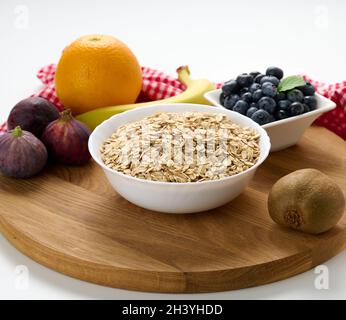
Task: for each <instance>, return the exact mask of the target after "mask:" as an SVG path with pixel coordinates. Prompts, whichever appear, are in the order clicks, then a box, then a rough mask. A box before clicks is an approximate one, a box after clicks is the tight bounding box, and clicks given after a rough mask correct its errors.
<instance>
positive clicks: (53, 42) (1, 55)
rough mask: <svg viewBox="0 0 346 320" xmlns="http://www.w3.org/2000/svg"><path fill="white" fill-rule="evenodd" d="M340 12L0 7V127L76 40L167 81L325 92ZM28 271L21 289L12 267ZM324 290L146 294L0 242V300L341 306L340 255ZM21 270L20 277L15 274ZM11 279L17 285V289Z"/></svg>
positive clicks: (342, 52)
mask: <svg viewBox="0 0 346 320" xmlns="http://www.w3.org/2000/svg"><path fill="white" fill-rule="evenodd" d="M345 12H346V2H345V1H339V0H332V1H328V2H327V1H326V0H320V1H313V0H306V1H298V0H294V1H292V0H291V1H285V2H283V1H275V0H272V1H269V0H267V1H256V2H255V1H247V0H242V1H229V0H228V1H227V0H224V1H222V0H214V1H205V3H204V1H200V0H193V1H191V0H189V1H187V0H175V1H162V0H161V1H160V0H157V1H153V0H146V1H140V0H137V1H135V0H127V1H120V0H119V1H105V0H98V1H81V0H80V1H73V3H72V1H68V0H59V1H43V0H42V1H39V0H37V1H35V0H31V1H29V0H21V1H10V0H1V1H0V36H1V45H0V48H1V50H0V88H1V90H0V119H5V118H6V116H7V114H8V112H9V111H10V109H11V108H12V107H13V105H14V104H15V103H16V102H17V101H19V100H20V99H22V98H25V97H26V96H27V95H28V94H30V93H31V92H32V91H33V90H34V89H35V88H37V86H38V85H39V82H38V80H36V78H35V74H36V71H37V70H38V69H39V68H40V67H41V66H43V65H45V64H48V63H51V62H57V61H58V59H59V56H60V53H61V51H62V49H63V47H64V46H65V45H67V44H68V43H69V42H71V41H72V40H74V39H75V38H76V37H78V36H80V35H83V34H91V33H105V34H112V35H115V36H117V37H118V38H120V39H122V40H123V41H124V42H126V43H127V44H128V45H129V46H130V47H131V48H132V50H133V51H134V52H135V54H136V56H137V57H138V59H139V61H140V63H141V64H142V65H146V66H151V67H154V68H158V69H160V70H163V71H165V72H167V73H170V74H172V75H174V74H175V69H176V68H177V67H178V66H180V65H185V64H187V65H189V66H190V69H191V72H192V75H193V76H194V77H208V78H209V79H211V80H213V81H221V80H227V79H229V78H231V77H233V76H235V75H237V74H239V73H241V72H248V71H252V70H257V69H258V70H260V71H263V70H264V69H265V68H266V67H267V66H269V65H277V66H280V67H282V68H283V69H284V70H286V71H287V73H290V74H294V73H306V74H308V75H310V76H311V77H314V78H315V79H319V80H321V81H326V82H337V81H341V80H346V63H345V59H346V42H345V36H346V20H345ZM21 265H24V266H26V268H27V270H28V273H25V274H24V276H25V275H26V274H28V275H29V277H28V282H25V283H26V284H27V285H20V284H19V285H18V281H20V279H19V277H21V276H23V274H22V275H21V276H20V275H19V274H18V270H20V269H18V266H21ZM325 265H326V266H327V267H328V270H329V289H327V290H325V289H324V290H318V289H316V288H315V286H314V281H315V278H316V276H317V275H316V274H314V271H313V270H311V271H308V272H305V273H304V274H301V275H298V276H295V277H293V278H290V279H288V280H284V281H280V282H277V283H274V284H270V285H266V286H261V287H256V288H251V289H243V290H237V291H230V292H222V293H210V294H186V295H172V294H151V293H139V292H131V291H126V290H119V289H111V288H106V287H101V286H97V285H93V284H89V283H86V282H82V281H79V280H75V279H72V278H69V277H66V276H63V275H61V274H59V273H57V272H54V271H51V270H49V269H47V268H45V267H43V266H41V265H39V264H37V263H35V262H33V261H32V260H30V259H29V258H27V257H26V256H24V255H22V254H21V253H19V252H18V251H17V250H16V249H14V248H13V247H12V246H11V245H10V244H9V243H8V242H7V241H6V240H5V239H4V238H3V237H2V236H0V299H89V298H95V299H188V298H194V299H195V298H196V299H258V298H260V299H304V298H312V299H343V298H346V268H345V266H346V251H345V252H343V253H341V254H339V255H338V256H336V257H335V258H333V259H331V260H330V261H328V262H327V263H326V264H325ZM19 268H20V267H19ZM18 279H19V280H18Z"/></svg>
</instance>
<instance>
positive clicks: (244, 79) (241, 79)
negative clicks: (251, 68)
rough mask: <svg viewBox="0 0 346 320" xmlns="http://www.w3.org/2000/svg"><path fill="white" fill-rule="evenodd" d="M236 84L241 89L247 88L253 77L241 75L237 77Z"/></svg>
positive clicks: (245, 74)
mask: <svg viewBox="0 0 346 320" xmlns="http://www.w3.org/2000/svg"><path fill="white" fill-rule="evenodd" d="M237 83H238V85H239V86H241V87H249V86H250V85H251V84H252V83H253V76H252V75H250V74H247V73H243V74H241V75H239V76H238V77H237Z"/></svg>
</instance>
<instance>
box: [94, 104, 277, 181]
mask: <svg viewBox="0 0 346 320" xmlns="http://www.w3.org/2000/svg"><path fill="white" fill-rule="evenodd" d="M164 106H172V107H174V106H177V107H179V106H194V107H203V108H204V107H208V108H211V110H210V111H211V112H212V108H213V107H212V106H210V105H204V104H193V103H167V104H155V105H151V106H147V107H140V108H136V109H132V110H128V111H125V112H122V113H119V114H116V115H113V116H112V117H110V118H108V119H107V120H105V121H103V122H102V123H100V124H99V125H98V126H97V127H96V128H95V129H94V130H93V132H92V133H91V135H90V137H89V141H88V149H89V152H90V154H91V157H92V158H93V160H94V161H95V162H96V163H97V164H98V165H99V166H101V168H102V169H104V170H106V171H108V172H110V173H112V174H117V175H119V176H121V177H124V178H126V179H129V180H133V181H136V182H139V183H149V184H154V185H167V186H168V185H169V186H191V185H206V184H216V183H219V182H221V181H227V180H232V179H236V178H238V177H241V176H243V175H245V174H248V173H250V172H251V171H253V170H256V169H257V168H258V167H259V166H260V165H261V164H262V163H263V162H264V161H265V160H266V159H267V157H268V155H269V153H270V148H271V143H270V138H269V136H268V134H267V132H266V131H265V130H264V129H263V128H262V127H261V126H260V125H259V124H258V123H256V122H254V121H253V120H251V119H250V118H248V117H245V116H244V115H241V114H239V113H237V112H234V111H230V110H227V109H225V110H222V111H223V112H225V113H226V114H230V115H232V114H235V113H236V114H237V116H240V117H241V118H246V120H247V121H248V120H250V121H251V122H253V123H254V126H255V130H256V131H257V132H258V133H259V134H260V138H261V139H264V140H265V141H264V145H266V146H267V150H262V149H261V148H260V156H261V155H262V156H263V158H262V159H261V160H260V159H258V161H257V162H256V163H255V164H254V165H253V166H252V167H251V168H248V169H246V170H245V171H243V172H240V173H237V174H235V175H232V176H228V177H224V178H220V179H217V180H207V181H201V182H167V181H155V180H146V179H141V178H137V177H132V176H130V175H127V174H124V173H122V172H119V171H117V170H114V169H111V168H109V167H107V166H106V165H105V164H104V163H103V161H102V160H101V159H99V157H97V154H96V153H97V152H98V151H97V150H96V147H94V146H93V145H92V144H93V141H94V138H95V136H96V135H97V133H98V132H99V131H101V130H102V128H103V127H104V126H106V125H107V124H108V123H110V122H112V121H113V119H115V118H116V117H118V116H124V115H126V114H129V113H136V112H137V111H138V110H139V109H143V108H145V109H149V108H150V109H153V112H155V111H154V110H155V109H156V108H160V107H164ZM167 112H168V111H167ZM169 112H179V110H177V111H169ZM181 112H187V111H181ZM201 112H202V111H201ZM144 117H147V116H144ZM262 152H263V154H262Z"/></svg>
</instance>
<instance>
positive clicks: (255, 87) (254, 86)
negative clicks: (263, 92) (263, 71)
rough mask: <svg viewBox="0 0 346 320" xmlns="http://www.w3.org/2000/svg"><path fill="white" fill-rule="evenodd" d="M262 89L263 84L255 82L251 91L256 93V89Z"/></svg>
mask: <svg viewBox="0 0 346 320" xmlns="http://www.w3.org/2000/svg"><path fill="white" fill-rule="evenodd" d="M258 89H261V85H260V84H259V83H253V84H252V85H251V86H250V88H249V91H250V92H251V93H254V92H255V91H256V90H258Z"/></svg>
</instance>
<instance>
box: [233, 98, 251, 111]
mask: <svg viewBox="0 0 346 320" xmlns="http://www.w3.org/2000/svg"><path fill="white" fill-rule="evenodd" d="M248 109H249V104H248V103H247V102H246V101H243V100H239V101H237V102H236V104H235V106H234V107H233V111H235V112H239V113H241V114H246V111H247V110H248Z"/></svg>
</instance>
